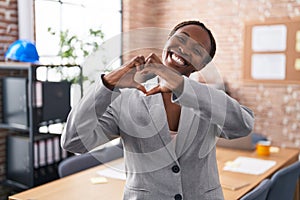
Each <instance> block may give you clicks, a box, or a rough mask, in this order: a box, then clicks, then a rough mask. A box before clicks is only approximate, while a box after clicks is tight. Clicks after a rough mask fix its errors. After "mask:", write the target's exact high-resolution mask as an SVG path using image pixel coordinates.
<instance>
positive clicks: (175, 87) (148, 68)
mask: <svg viewBox="0 0 300 200" xmlns="http://www.w3.org/2000/svg"><path fill="white" fill-rule="evenodd" d="M143 67H144V68H143V69H141V71H140V73H141V74H155V75H158V76H159V78H160V79H159V81H160V82H159V85H158V86H156V87H154V88H152V89H151V90H150V91H147V93H146V95H147V96H148V95H153V94H157V93H169V92H174V93H175V94H176V95H180V94H181V92H182V90H183V77H182V76H181V74H180V73H179V72H177V71H176V70H174V69H173V68H170V67H167V66H165V65H164V64H163V63H162V62H161V60H160V59H159V57H158V56H157V55H156V54H154V53H151V54H150V55H149V56H148V57H147V58H146V60H145V65H144V66H143Z"/></svg>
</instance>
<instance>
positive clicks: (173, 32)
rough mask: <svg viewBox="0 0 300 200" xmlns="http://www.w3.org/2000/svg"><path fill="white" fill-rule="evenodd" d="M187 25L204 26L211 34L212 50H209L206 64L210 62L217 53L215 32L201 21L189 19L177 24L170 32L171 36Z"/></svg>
mask: <svg viewBox="0 0 300 200" xmlns="http://www.w3.org/2000/svg"><path fill="white" fill-rule="evenodd" d="M187 25H197V26H200V27H201V28H203V29H204V30H205V31H206V32H207V33H208V35H209V38H210V52H209V56H207V58H206V59H205V64H208V63H209V62H210V61H211V60H212V58H213V57H214V56H215V53H216V41H215V38H214V36H213V34H212V33H211V31H210V30H209V29H208V28H207V27H206V26H205V25H204V24H203V23H202V22H200V21H195V20H189V21H183V22H181V23H179V24H177V25H176V26H175V27H174V28H173V29H172V31H171V32H170V33H169V37H171V36H172V35H174V34H175V32H176V31H177V30H178V29H180V28H182V27H184V26H187Z"/></svg>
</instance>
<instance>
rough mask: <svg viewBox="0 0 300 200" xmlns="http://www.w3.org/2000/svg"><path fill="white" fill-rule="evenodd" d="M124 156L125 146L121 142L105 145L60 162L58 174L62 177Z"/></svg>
mask: <svg viewBox="0 0 300 200" xmlns="http://www.w3.org/2000/svg"><path fill="white" fill-rule="evenodd" d="M122 156H123V146H122V143H121V142H120V143H119V144H117V145H113V146H109V147H105V148H103V149H100V150H97V151H93V152H89V153H85V154H81V155H76V156H72V157H69V158H67V159H65V160H63V161H61V162H60V163H59V165H58V175H59V177H60V178H62V177H65V176H68V175H71V174H74V173H76V172H80V171H82V170H85V169H88V168H91V167H94V166H96V165H100V164H103V163H106V162H109V161H112V160H115V159H117V158H121V157H122Z"/></svg>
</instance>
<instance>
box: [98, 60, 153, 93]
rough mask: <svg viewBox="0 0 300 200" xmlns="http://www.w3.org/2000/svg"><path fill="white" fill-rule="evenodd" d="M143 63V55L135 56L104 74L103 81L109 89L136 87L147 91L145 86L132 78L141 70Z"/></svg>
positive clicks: (144, 91)
mask: <svg viewBox="0 0 300 200" xmlns="http://www.w3.org/2000/svg"><path fill="white" fill-rule="evenodd" d="M144 64H145V58H144V56H136V57H134V58H133V59H131V60H130V61H129V62H128V63H126V64H124V65H123V66H122V67H121V68H119V69H117V70H114V71H112V72H110V73H108V74H106V75H105V76H104V77H103V83H104V85H105V86H106V87H108V88H109V89H111V90H113V89H114V88H136V89H138V90H140V91H142V92H143V93H147V91H146V89H145V87H144V86H142V85H141V84H140V83H137V82H136V81H135V80H134V76H135V74H136V73H137V71H140V70H141V67H142V66H143V65H144Z"/></svg>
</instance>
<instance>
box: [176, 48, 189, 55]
mask: <svg viewBox="0 0 300 200" xmlns="http://www.w3.org/2000/svg"><path fill="white" fill-rule="evenodd" d="M178 50H179V53H180V54H182V55H185V56H188V55H189V54H188V53H187V52H186V50H183V48H182V47H181V46H179V47H178Z"/></svg>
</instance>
